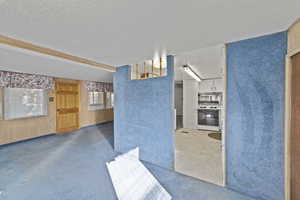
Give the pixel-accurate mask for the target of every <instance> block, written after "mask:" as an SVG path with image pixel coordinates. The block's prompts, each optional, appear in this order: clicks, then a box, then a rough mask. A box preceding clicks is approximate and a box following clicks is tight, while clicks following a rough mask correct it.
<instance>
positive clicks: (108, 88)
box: [85, 81, 113, 92]
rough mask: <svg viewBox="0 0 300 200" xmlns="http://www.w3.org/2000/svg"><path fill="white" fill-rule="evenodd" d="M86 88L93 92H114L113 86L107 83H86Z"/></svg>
mask: <svg viewBox="0 0 300 200" xmlns="http://www.w3.org/2000/svg"><path fill="white" fill-rule="evenodd" d="M85 85H86V88H87V90H88V91H93V92H113V84H112V83H105V82H94V81H86V84H85Z"/></svg>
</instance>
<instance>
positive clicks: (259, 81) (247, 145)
mask: <svg viewBox="0 0 300 200" xmlns="http://www.w3.org/2000/svg"><path fill="white" fill-rule="evenodd" d="M286 51H287V34H286V32H281V33H276V34H272V35H268V36H263V37H259V38H254V39H249V40H244V41H239V42H235V43H230V44H228V45H227V113H226V115H227V126H226V127H227V128H226V130H227V132H226V133H227V134H226V144H227V145H226V146H227V150H226V155H227V166H226V168H227V180H226V181H227V184H228V187H229V188H231V189H234V190H236V191H239V192H242V193H245V194H248V195H251V196H253V197H256V198H258V199H265V200H283V199H284V81H285V80H284V77H285V74H284V73H285V55H286Z"/></svg>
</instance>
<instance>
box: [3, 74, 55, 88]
mask: <svg viewBox="0 0 300 200" xmlns="http://www.w3.org/2000/svg"><path fill="white" fill-rule="evenodd" d="M0 87H7V88H28V89H45V90H50V89H54V87H55V83H54V78H52V77H49V76H43V75H36V74H25V73H19V72H8V71H0Z"/></svg>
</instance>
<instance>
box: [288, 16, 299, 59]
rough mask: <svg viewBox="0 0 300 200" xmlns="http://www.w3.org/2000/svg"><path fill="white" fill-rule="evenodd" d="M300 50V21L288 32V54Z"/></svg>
mask: <svg viewBox="0 0 300 200" xmlns="http://www.w3.org/2000/svg"><path fill="white" fill-rule="evenodd" d="M299 49H300V19H299V20H298V21H297V22H296V23H295V24H293V25H292V26H291V27H290V29H289V30H288V52H289V53H292V52H295V51H297V50H299Z"/></svg>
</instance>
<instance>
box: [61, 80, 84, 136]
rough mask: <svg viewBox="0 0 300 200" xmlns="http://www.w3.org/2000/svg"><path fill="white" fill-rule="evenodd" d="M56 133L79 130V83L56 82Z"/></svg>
mask: <svg viewBox="0 0 300 200" xmlns="http://www.w3.org/2000/svg"><path fill="white" fill-rule="evenodd" d="M55 94H56V132H57V133H64V132H69V131H74V130H77V129H79V82H78V81H75V80H74V81H73V80H60V79H59V80H56V82H55Z"/></svg>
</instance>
